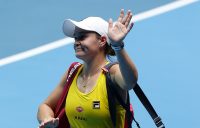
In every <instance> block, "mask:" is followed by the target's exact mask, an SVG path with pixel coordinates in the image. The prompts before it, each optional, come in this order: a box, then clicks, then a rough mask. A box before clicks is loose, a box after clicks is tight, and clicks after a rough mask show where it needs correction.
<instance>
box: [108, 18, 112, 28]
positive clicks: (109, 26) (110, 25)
mask: <svg viewBox="0 0 200 128" xmlns="http://www.w3.org/2000/svg"><path fill="white" fill-rule="evenodd" d="M112 27H113V21H112V19H111V18H110V19H109V21H108V29H111V28H112Z"/></svg>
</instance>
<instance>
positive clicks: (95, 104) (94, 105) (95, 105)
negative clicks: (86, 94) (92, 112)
mask: <svg viewBox="0 0 200 128" xmlns="http://www.w3.org/2000/svg"><path fill="white" fill-rule="evenodd" d="M93 109H100V101H93Z"/></svg>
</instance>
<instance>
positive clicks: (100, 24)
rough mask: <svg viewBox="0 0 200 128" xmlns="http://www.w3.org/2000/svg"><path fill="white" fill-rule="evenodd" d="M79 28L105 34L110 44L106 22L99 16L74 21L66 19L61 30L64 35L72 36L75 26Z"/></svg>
mask: <svg viewBox="0 0 200 128" xmlns="http://www.w3.org/2000/svg"><path fill="white" fill-rule="evenodd" d="M76 27H78V28H81V29H83V30H86V31H94V32H97V33H98V34H100V35H101V36H105V37H106V40H107V43H108V44H109V45H110V42H111V41H110V39H109V38H108V22H107V21H105V20H104V19H102V18H100V17H88V18H86V19H84V20H82V21H79V22H77V21H74V20H71V19H66V20H65V21H64V23H63V32H64V34H65V35H66V36H69V37H72V38H74V33H75V28H76Z"/></svg>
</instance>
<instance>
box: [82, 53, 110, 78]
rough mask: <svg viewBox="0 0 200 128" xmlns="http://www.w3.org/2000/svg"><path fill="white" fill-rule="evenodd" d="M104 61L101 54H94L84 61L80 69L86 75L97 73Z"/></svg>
mask: <svg viewBox="0 0 200 128" xmlns="http://www.w3.org/2000/svg"><path fill="white" fill-rule="evenodd" d="M106 61H107V60H106V58H105V57H101V56H99V57H98V56H96V57H94V58H92V59H91V60H88V61H84V67H83V71H82V73H83V75H84V76H86V77H88V76H92V75H94V74H96V73H98V72H99V71H100V70H101V68H102V67H103V66H104V65H105V64H106Z"/></svg>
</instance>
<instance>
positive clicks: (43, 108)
mask: <svg viewBox="0 0 200 128" xmlns="http://www.w3.org/2000/svg"><path fill="white" fill-rule="evenodd" d="M48 118H54V112H53V110H52V109H51V108H50V107H49V106H48V105H47V104H41V105H40V106H39V108H38V113H37V119H38V122H39V123H41V122H43V121H44V120H46V119H48Z"/></svg>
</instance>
